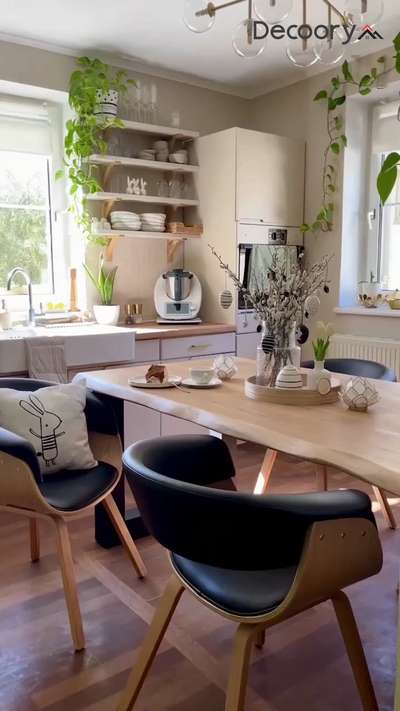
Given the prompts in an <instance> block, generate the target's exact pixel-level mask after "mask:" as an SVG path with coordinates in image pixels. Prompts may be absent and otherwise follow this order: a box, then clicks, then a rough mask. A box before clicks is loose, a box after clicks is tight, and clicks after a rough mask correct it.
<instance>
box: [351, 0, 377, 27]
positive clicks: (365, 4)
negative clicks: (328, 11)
mask: <svg viewBox="0 0 400 711" xmlns="http://www.w3.org/2000/svg"><path fill="white" fill-rule="evenodd" d="M383 11H384V3H383V0H347V1H346V2H345V5H344V14H345V15H346V17H348V18H349V20H350V22H351V23H352V24H353V25H359V26H364V25H369V26H370V27H374V26H375V25H376V23H377V22H379V20H381V19H382V16H383Z"/></svg>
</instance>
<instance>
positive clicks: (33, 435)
mask: <svg viewBox="0 0 400 711" xmlns="http://www.w3.org/2000/svg"><path fill="white" fill-rule="evenodd" d="M85 406H86V388H84V387H82V386H81V385H52V386H51V387H48V388H40V390H36V391H35V392H28V391H22V390H12V389H10V388H0V426H1V427H4V428H5V429H7V430H10V431H11V432H15V434H18V435H20V436H21V437H24V439H26V440H28V441H29V442H30V443H31V444H32V445H33V447H34V449H35V452H36V455H37V457H38V460H39V465H40V470H41V472H42V474H55V473H56V472H58V471H60V470H61V469H92V468H93V467H95V466H96V465H97V462H96V460H95V459H94V457H93V454H92V451H91V449H90V446H89V440H88V431H87V425H86V417H85V413H84V409H85Z"/></svg>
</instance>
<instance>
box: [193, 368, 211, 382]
mask: <svg viewBox="0 0 400 711" xmlns="http://www.w3.org/2000/svg"><path fill="white" fill-rule="evenodd" d="M189 373H190V377H191V379H192V380H193V382H195V383H197V385H208V384H209V383H210V382H211V380H212V379H213V377H214V368H190V370H189Z"/></svg>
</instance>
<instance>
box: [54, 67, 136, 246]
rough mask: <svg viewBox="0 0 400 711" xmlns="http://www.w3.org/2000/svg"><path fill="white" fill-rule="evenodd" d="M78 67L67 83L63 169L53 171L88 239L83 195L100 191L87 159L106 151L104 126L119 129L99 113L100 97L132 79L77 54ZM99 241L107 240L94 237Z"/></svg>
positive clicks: (119, 90)
mask: <svg viewBox="0 0 400 711" xmlns="http://www.w3.org/2000/svg"><path fill="white" fill-rule="evenodd" d="M76 63H77V65H78V69H76V71H74V72H73V73H72V74H71V77H70V82H69V105H70V106H71V108H72V109H73V110H74V112H75V117H74V118H72V119H69V120H68V121H67V123H66V133H65V138H64V152H65V157H64V165H65V169H64V170H59V171H57V173H56V178H61V177H67V179H68V181H69V185H70V188H69V193H70V197H71V205H70V208H69V210H70V212H72V213H73V214H74V215H75V218H76V221H77V224H78V225H79V226H80V227H81V228H82V230H83V232H84V234H85V236H86V237H87V238H88V239H91V215H90V213H89V211H88V200H87V195H88V194H91V193H96V192H98V191H101V190H102V187H101V185H100V183H99V181H98V179H97V177H96V175H95V174H94V170H95V166H93V165H91V164H90V162H89V160H88V159H89V157H90V156H91V155H92V154H93V153H103V154H104V153H106V152H107V142H106V141H105V140H104V131H105V130H106V129H108V128H122V127H123V125H124V124H123V121H121V119H118V118H117V117H116V116H108V115H105V114H104V113H102V112H101V101H102V98H103V97H105V96H106V95H107V94H109V93H110V92H111V93H114V95H115V92H117V94H118V95H119V96H120V95H121V94H125V93H126V91H127V90H128V85H130V84H133V85H135V82H134V81H132V80H130V79H127V78H126V72H124V71H122V70H116V71H115V70H113V69H112V68H111V67H110V66H109V65H108V64H105V63H104V62H101V61H100V60H99V59H90V58H89V57H79V58H78V59H77V60H76ZM95 241H96V242H97V243H99V244H103V245H105V244H107V243H108V240H105V239H102V238H100V239H97V240H95Z"/></svg>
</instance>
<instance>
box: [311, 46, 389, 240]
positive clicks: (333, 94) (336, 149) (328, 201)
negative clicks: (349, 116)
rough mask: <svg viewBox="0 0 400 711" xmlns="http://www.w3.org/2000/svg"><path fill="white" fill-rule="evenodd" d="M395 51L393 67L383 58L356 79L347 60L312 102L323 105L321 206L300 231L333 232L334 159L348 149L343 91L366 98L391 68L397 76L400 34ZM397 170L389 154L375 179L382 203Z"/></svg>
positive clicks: (335, 180) (335, 185) (335, 176)
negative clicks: (324, 134)
mask: <svg viewBox="0 0 400 711" xmlns="http://www.w3.org/2000/svg"><path fill="white" fill-rule="evenodd" d="M393 46H394V49H395V56H394V59H395V64H394V65H393V66H391V67H390V68H389V69H386V68H385V58H384V57H379V58H378V59H377V66H373V67H372V68H371V70H370V72H369V73H367V74H364V75H363V76H362V77H361V78H360V79H358V78H356V77H355V76H354V74H353V71H352V69H351V68H350V65H349V63H348V62H347V61H345V62H344V63H343V65H342V67H341V70H340V73H339V74H338V75H337V76H334V77H333V78H332V79H331V83H330V87H329V89H321V91H319V92H318V93H317V94H316V95H315V97H314V101H324V102H325V103H326V130H327V135H328V143H327V146H326V148H325V151H324V160H323V169H322V205H321V208H320V210H319V212H318V214H317V216H316V218H315V220H314V221H313V222H311V223H304V224H303V225H302V226H301V230H302V232H313V233H314V234H316V233H318V232H331V231H332V229H333V218H334V211H335V204H334V196H335V194H336V193H337V190H338V170H337V161H335V159H337V157H338V156H339V155H340V154H341V152H342V151H343V150H344V149H345V148H346V146H347V137H346V134H345V133H344V119H343V113H342V110H343V105H344V104H345V103H346V99H347V96H346V89H347V88H348V87H349V86H351V87H356V89H357V91H358V93H359V94H361V96H367V95H368V94H370V93H371V91H372V89H373V88H374V86H376V84H377V83H378V81H379V80H380V79H381V78H382V76H384V75H385V74H389V73H390V72H391V71H393V69H396V71H397V72H398V73H399V74H400V33H399V34H398V35H397V36H396V37H395V39H394V40H393ZM335 162H336V165H335ZM398 167H400V154H399V153H391V154H390V155H389V156H388V157H387V158H386V160H385V162H384V164H383V166H382V169H381V172H380V174H379V177H378V183H377V187H378V192H379V195H380V197H381V200H382V202H383V203H385V202H386V200H387V199H388V197H389V195H390V194H391V192H392V190H393V188H394V186H395V183H396V180H397V175H398Z"/></svg>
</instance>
